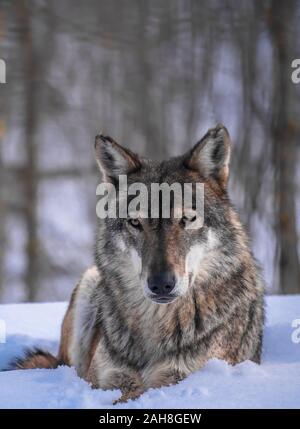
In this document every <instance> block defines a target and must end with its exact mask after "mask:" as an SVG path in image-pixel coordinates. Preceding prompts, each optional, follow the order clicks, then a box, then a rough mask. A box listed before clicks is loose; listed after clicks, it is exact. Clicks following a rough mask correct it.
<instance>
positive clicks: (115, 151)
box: [16, 125, 264, 401]
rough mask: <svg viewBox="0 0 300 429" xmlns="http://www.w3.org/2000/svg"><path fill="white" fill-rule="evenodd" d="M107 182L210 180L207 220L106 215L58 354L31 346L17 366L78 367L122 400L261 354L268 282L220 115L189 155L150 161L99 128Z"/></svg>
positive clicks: (80, 372)
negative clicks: (243, 214) (230, 189)
mask: <svg viewBox="0 0 300 429" xmlns="http://www.w3.org/2000/svg"><path fill="white" fill-rule="evenodd" d="M95 154H96V160H97V163H98V165H99V167H100V170H101V173H102V176H103V178H104V180H105V181H109V182H110V183H115V184H116V186H118V176H119V175H120V174H123V175H124V174H125V175H127V178H128V183H134V182H141V183H144V184H145V185H146V186H147V187H149V186H150V184H151V183H153V182H159V183H162V182H165V183H168V184H172V183H174V182H176V183H182V184H184V183H187V182H188V183H191V182H192V183H197V182H201V183H204V201H205V203H204V204H205V206H204V207H205V208H204V223H203V226H202V227H201V228H198V229H188V228H187V226H188V225H189V224H190V223H191V222H194V219H193V218H191V217H189V215H188V214H187V215H183V216H182V218H181V219H175V218H174V217H171V218H169V219H165V218H162V217H158V218H156V219H151V218H150V219H132V218H130V217H129V218H126V219H120V218H115V219H109V218H106V219H99V220H98V234H97V240H96V246H95V247H96V250H95V265H94V266H93V267H91V268H89V269H88V270H87V271H86V272H85V273H84V274H83V276H82V278H81V280H80V281H79V283H78V285H77V286H76V288H75V290H74V292H73V294H72V297H71V300H70V304H69V307H68V310H67V312H66V315H65V318H64V321H63V324H62V331H61V342H60V348H59V353H58V356H57V357H54V356H51V355H49V354H48V353H45V352H43V351H41V350H35V351H31V352H29V353H28V354H27V355H26V356H25V357H24V358H23V359H19V360H17V361H16V367H18V368H22V369H26V368H40V367H43V368H44V367H47V368H55V367H57V366H58V365H62V364H65V365H73V366H74V367H75V368H76V370H77V372H78V375H79V376H80V377H83V378H84V379H85V380H87V381H88V382H90V383H91V384H92V385H93V387H95V388H102V389H114V388H119V389H121V391H122V397H121V398H120V401H126V400H128V399H129V398H132V399H134V398H136V397H138V396H139V395H140V394H141V393H142V392H144V391H145V390H146V389H148V388H150V387H154V388H155V387H160V386H164V385H169V384H172V383H177V382H178V381H180V380H182V379H183V378H184V377H187V376H188V375H189V374H190V373H192V372H194V371H197V370H199V369H201V368H202V367H203V366H204V365H205V363H206V362H207V361H208V360H209V359H210V358H219V359H223V360H225V361H227V362H228V363H229V364H232V365H235V364H237V363H239V362H242V361H244V360H246V359H250V360H252V361H254V362H256V363H259V362H260V359H261V349H262V332H263V324H264V304H263V294H264V287H263V281H262V279H261V276H260V273H259V269H258V268H257V265H256V263H255V260H254V258H253V256H252V253H251V250H250V248H249V243H248V238H247V235H246V232H245V230H244V228H243V226H242V225H241V222H240V220H239V217H238V215H237V213H236V212H235V210H234V209H233V207H232V205H231V203H230V200H229V197H228V193H227V182H228V176H229V166H230V155H231V142H230V137H229V134H228V131H227V130H226V128H225V127H224V126H223V125H217V126H216V127H215V128H213V129H210V130H209V131H208V132H207V133H206V134H205V136H204V137H203V138H202V139H201V140H200V141H199V142H198V143H197V144H196V145H195V146H194V147H193V148H192V149H191V150H188V151H187V152H186V153H185V154H184V155H182V156H178V157H175V158H171V159H169V160H167V161H162V162H154V161H151V160H148V159H145V158H142V157H140V156H138V155H136V154H134V153H132V152H131V151H129V150H128V149H125V148H124V147H122V146H121V145H119V144H118V143H116V142H115V141H114V140H113V139H112V138H111V137H108V136H103V135H99V136H97V137H96V143H95Z"/></svg>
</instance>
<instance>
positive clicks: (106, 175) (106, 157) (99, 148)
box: [95, 134, 141, 181]
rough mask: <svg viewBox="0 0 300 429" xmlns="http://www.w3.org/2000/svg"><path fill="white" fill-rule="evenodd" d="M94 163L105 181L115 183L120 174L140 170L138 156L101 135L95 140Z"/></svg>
mask: <svg viewBox="0 0 300 429" xmlns="http://www.w3.org/2000/svg"><path fill="white" fill-rule="evenodd" d="M95 155H96V161H97V164H98V166H99V168H100V171H101V173H102V174H103V179H104V180H106V181H115V180H117V179H118V176H119V175H121V174H126V175H127V174H130V173H133V172H135V171H137V170H139V169H140V168H141V162H140V160H139V158H138V156H137V155H136V154H135V153H133V152H131V151H130V150H129V149H125V148H124V147H122V146H120V145H119V144H118V143H117V142H115V141H114V140H113V139H112V138H111V137H109V136H104V135H102V134H100V135H97V136H96V139H95Z"/></svg>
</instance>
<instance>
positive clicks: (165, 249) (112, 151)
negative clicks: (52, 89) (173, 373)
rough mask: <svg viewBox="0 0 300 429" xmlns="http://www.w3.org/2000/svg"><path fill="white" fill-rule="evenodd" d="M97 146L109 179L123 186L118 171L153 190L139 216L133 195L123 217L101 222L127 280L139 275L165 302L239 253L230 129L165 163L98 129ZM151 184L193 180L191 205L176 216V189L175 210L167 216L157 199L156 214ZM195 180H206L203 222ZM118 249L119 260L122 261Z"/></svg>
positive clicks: (146, 289)
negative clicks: (230, 196)
mask: <svg viewBox="0 0 300 429" xmlns="http://www.w3.org/2000/svg"><path fill="white" fill-rule="evenodd" d="M95 147H96V158H97V161H98V164H99V166H100V169H101V171H102V173H103V176H104V180H105V181H109V182H110V183H112V184H114V185H115V186H116V188H118V187H119V177H120V175H126V177H127V183H128V188H130V185H132V184H135V183H142V184H143V185H144V188H145V189H147V191H148V195H149V199H148V212H147V213H148V215H147V216H138V217H137V216H136V214H132V213H131V212H130V203H131V201H132V198H133V197H132V195H131V196H128V200H127V203H126V204H127V208H128V215H127V217H126V218H120V217H118V216H117V217H116V218H107V219H104V220H102V221H101V222H102V223H101V225H102V233H103V234H105V235H106V236H105V237H104V239H103V241H105V250H104V248H103V246H102V252H104V251H105V252H110V257H112V258H115V261H114V264H113V265H112V264H111V267H114V268H112V269H115V270H116V271H118V270H119V277H120V278H121V277H122V274H120V272H122V271H123V272H124V270H126V271H127V274H126V278H127V281H128V278H130V276H132V278H135V279H138V281H137V282H136V281H135V282H133V284H134V285H135V286H134V287H137V288H139V289H140V291H141V292H143V293H144V294H145V295H146V296H147V297H148V298H150V299H151V300H152V301H154V302H156V303H159V304H167V303H170V302H172V301H174V300H175V299H176V298H178V297H180V296H183V295H185V294H186V293H187V291H188V290H190V289H191V288H192V287H193V285H194V283H195V280H196V278H199V277H200V278H202V280H203V281H205V280H206V279H207V278H209V277H211V276H213V275H218V270H221V269H222V264H223V263H224V261H225V260H226V258H227V260H228V255H230V253H233V252H234V234H233V233H232V228H231V226H230V225H231V222H230V219H229V218H228V217H229V216H230V215H229V213H228V207H229V205H228V200H227V193H226V184H227V179H228V167H229V159H230V147H231V145H230V140H229V135H228V132H227V130H226V129H225V128H224V127H223V126H221V125H218V126H217V127H216V128H214V129H211V130H209V131H208V133H207V134H206V135H205V136H204V137H203V138H202V139H201V140H200V141H199V142H198V143H197V144H196V145H195V146H194V147H193V149H191V150H190V151H189V152H187V153H186V154H184V155H183V156H181V157H177V158H172V159H170V160H168V161H163V162H161V163H157V162H153V161H150V160H146V159H143V158H140V157H138V156H137V155H136V154H133V153H132V152H131V151H129V150H127V149H125V148H123V147H121V146H120V145H118V144H117V143H116V142H114V141H113V140H112V139H111V138H110V137H104V136H97V137H96V145H95ZM153 183H158V184H162V183H166V184H168V185H169V186H172V184H175V183H176V184H180V185H181V186H182V189H184V184H187V183H189V184H194V185H193V186H194V187H193V190H194V191H193V193H192V207H189V208H188V209H187V208H186V207H183V209H182V213H181V216H180V217H178V213H177V212H176V210H177V208H176V202H175V199H174V194H173V193H172V192H171V193H170V196H171V198H170V200H169V201H168V204H169V208H170V211H169V213H170V216H169V217H167V218H166V217H164V216H163V215H162V210H161V204H162V201H161V199H160V201H159V204H160V205H159V207H160V209H159V211H158V216H156V217H154V218H153V217H151V213H152V211H151V208H152V205H153V204H154V201H153V200H152V199H151V189H152V188H151V184H153ZM196 183H202V184H204V213H203V214H204V217H203V222H199V218H198V217H197V212H195V210H194V208H195V207H196V204H197V201H196V198H197V197H198V194H197V193H196V192H195V186H196ZM118 195H120V194H118ZM183 195H184V194H183ZM161 198H163V197H161ZM118 203H120V196H119V200H118ZM181 208H182V206H181ZM103 225H104V226H103ZM120 254H122V258H121V259H122V262H121V261H120V265H121V266H118V258H119V256H118V255H120ZM98 259H101V255H100V256H99V255H98ZM124 261H125V262H124ZM125 265H127V266H125ZM123 277H124V276H123ZM125 287H126V285H125ZM128 287H129V286H128Z"/></svg>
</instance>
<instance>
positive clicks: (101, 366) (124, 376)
mask: <svg viewBox="0 0 300 429" xmlns="http://www.w3.org/2000/svg"><path fill="white" fill-rule="evenodd" d="M86 380H87V381H88V382H90V383H91V384H92V386H93V387H94V388H100V389H104V390H110V389H120V390H121V392H122V396H121V397H120V399H118V400H117V401H116V402H126V401H127V400H128V399H135V398H137V397H138V396H140V395H141V394H142V393H143V392H144V386H143V381H142V378H141V376H140V374H139V373H138V372H137V371H134V370H132V369H130V368H128V367H127V366H125V365H118V364H117V363H116V362H114V361H113V359H112V358H111V357H110V355H109V353H108V351H107V350H106V348H105V345H104V343H103V342H102V341H100V343H99V345H98V347H97V349H96V351H95V354H94V357H93V359H92V361H91V365H90V368H89V370H88V373H87V377H86Z"/></svg>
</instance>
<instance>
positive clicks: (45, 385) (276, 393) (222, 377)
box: [0, 296, 300, 408]
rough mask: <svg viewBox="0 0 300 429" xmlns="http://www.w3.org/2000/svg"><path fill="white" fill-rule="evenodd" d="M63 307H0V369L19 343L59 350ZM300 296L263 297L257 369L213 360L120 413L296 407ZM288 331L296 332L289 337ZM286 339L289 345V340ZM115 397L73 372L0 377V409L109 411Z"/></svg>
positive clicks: (116, 394) (114, 393) (31, 372)
mask: <svg viewBox="0 0 300 429" xmlns="http://www.w3.org/2000/svg"><path fill="white" fill-rule="evenodd" d="M65 309H66V304H65V303H56V304H55V303H54V304H53V303H51V304H17V305H0V320H1V321H2V323H1V324H0V327H1V326H2V327H3V325H4V324H5V325H6V342H5V343H1V341H3V340H4V338H3V332H2V336H1V335H0V368H3V367H5V365H7V363H8V362H9V361H10V360H11V358H13V357H15V356H18V355H20V354H22V350H23V348H24V346H33V345H35V346H39V347H43V348H46V349H48V350H50V351H52V352H54V353H55V352H56V351H57V347H58V340H59V333H60V323H61V320H62V317H63V314H64V311H65ZM295 319H300V296H290V297H268V298H267V322H266V328H265V338H264V351H263V361H262V365H260V366H258V365H256V364H254V363H252V362H249V361H247V362H244V363H242V364H239V365H237V366H235V367H230V366H229V365H227V364H226V363H225V362H222V361H220V360H217V359H214V360H211V361H210V362H209V363H208V364H207V365H206V366H205V368H204V369H202V370H201V371H198V372H197V373H195V374H193V375H191V376H190V377H188V378H187V379H185V380H184V381H182V382H181V383H179V384H178V385H176V386H170V387H164V388H161V389H150V390H149V391H148V392H146V393H144V394H143V395H142V396H141V397H140V398H139V399H138V400H136V401H130V402H128V403H127V404H118V405H117V406H115V407H119V408H299V407H300V342H295V339H296V340H297V338H299V340H300V334H299V335H298V334H297V332H296V328H295V326H294V327H293V326H292V323H293V321H294V320H295ZM293 333H294V335H293ZM292 335H293V339H294V341H292ZM119 395H120V392H119V391H117V390H115V391H102V390H92V389H91V387H90V386H89V385H88V383H86V382H85V381H83V380H81V379H80V378H78V377H77V376H76V373H75V371H74V369H73V368H67V367H60V368H58V369H56V370H44V369H40V370H28V371H11V372H0V408H109V407H112V402H113V400H115V399H117V398H118V397H119Z"/></svg>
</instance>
